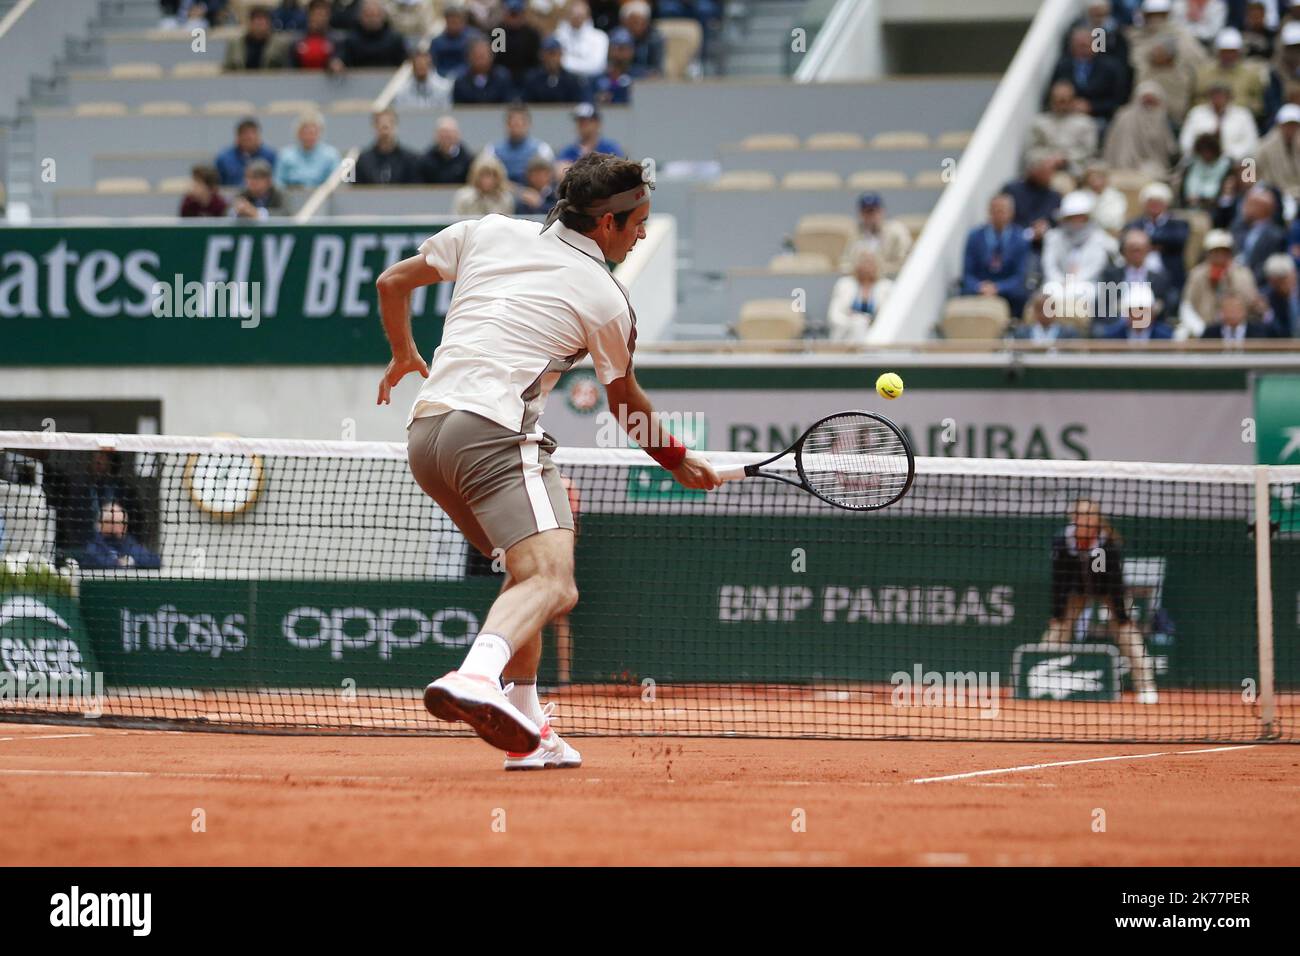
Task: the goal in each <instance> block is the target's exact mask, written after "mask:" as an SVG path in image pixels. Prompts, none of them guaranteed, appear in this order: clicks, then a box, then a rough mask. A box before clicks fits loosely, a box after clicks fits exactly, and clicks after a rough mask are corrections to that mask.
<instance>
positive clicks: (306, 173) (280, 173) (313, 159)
mask: <svg viewBox="0 0 1300 956" xmlns="http://www.w3.org/2000/svg"><path fill="white" fill-rule="evenodd" d="M324 132H325V117H323V116H321V114H320V113H318V112H317V111H316V110H308V111H307V112H305V113H303V114H302V115H301V116H299V117H298V125H297V127H296V130H295V135H296V136H297V139H298V142H296V143H294V144H293V145H291V146H286V147H285V148H284V149H282V150H280V155H279V156H278V157H276V160H275V184H276V185H277V186H279V187H280V188H282V189H283V188H285V187H289V188H305V189H315V188H316V187H317V186H319V185H320V184H321V183H323V182H325V180H327V179H329V178H330V175H331V174H332V173H333V172H334V170H335V169H337V168H338V165H339V163H340V162H341V161H342V157H341V156H340V155H339V151H338V150H337V149H335V148H334V147H333V146H331V145H330V144H329V143H322V142H321V134H322V133H324Z"/></svg>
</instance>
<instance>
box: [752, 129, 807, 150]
mask: <svg viewBox="0 0 1300 956" xmlns="http://www.w3.org/2000/svg"><path fill="white" fill-rule="evenodd" d="M800 145H802V144H801V143H800V142H799V137H798V136H796V135H794V133H755V134H753V135H752V136H746V137H745V138H744V139H742V140H741V141H740V148H741V149H798V148H799V147H800Z"/></svg>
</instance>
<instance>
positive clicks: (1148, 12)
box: [1128, 0, 1210, 68]
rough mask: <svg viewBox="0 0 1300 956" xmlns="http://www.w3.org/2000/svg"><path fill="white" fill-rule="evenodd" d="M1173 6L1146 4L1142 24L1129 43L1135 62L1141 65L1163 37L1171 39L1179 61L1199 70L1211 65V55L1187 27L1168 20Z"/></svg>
mask: <svg viewBox="0 0 1300 956" xmlns="http://www.w3.org/2000/svg"><path fill="white" fill-rule="evenodd" d="M1172 7H1173V5H1172V4H1171V3H1170V0H1143V3H1142V23H1141V24H1140V25H1138V26H1134V27H1132V28H1131V29H1130V30H1129V36H1128V42H1129V47H1130V48H1131V49H1132V51H1133V53H1132V56H1133V61H1134V62H1135V63H1136V62H1140V61H1141V60H1142V59H1143V58H1144V57H1145V53H1146V48H1147V45H1148V44H1150V43H1153V42H1155V41H1156V40H1159V39H1162V38H1164V37H1170V38H1172V39H1173V41H1174V42H1175V43H1176V44H1177V45H1178V58H1179V59H1180V60H1182V61H1183V62H1185V63H1189V64H1191V65H1192V66H1193V67H1195V68H1199V67H1200V66H1201V64H1203V63H1207V62H1209V59H1210V54H1209V53H1208V52H1207V51H1206V49H1205V47H1204V46H1203V45H1202V44H1201V42H1200V41H1199V40H1197V39H1196V37H1194V36H1192V34H1191V33H1190V32H1189V31H1188V29H1187V27H1186V26H1185V25H1184V24H1183V23H1182V22H1181V21H1178V20H1174V19H1172V18H1171V17H1170V16H1169V12H1170V10H1171V9H1172Z"/></svg>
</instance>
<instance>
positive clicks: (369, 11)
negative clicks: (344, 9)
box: [338, 0, 406, 70]
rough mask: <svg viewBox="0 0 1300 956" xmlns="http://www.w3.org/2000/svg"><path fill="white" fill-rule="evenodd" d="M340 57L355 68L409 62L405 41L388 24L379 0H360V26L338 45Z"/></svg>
mask: <svg viewBox="0 0 1300 956" xmlns="http://www.w3.org/2000/svg"><path fill="white" fill-rule="evenodd" d="M338 59H339V60H340V61H342V63H343V65H344V66H346V67H348V68H349V69H353V70H359V69H366V68H370V67H398V66H401V65H402V64H403V63H405V62H406V43H405V42H404V41H403V40H402V35H401V34H400V33H398V32H397V31H396V30H394V29H393V28H392V27H390V26H389V25H388V14H387V13H385V12H384V5H383V4H382V3H380V0H361V10H360V12H359V13H358V14H357V25H356V27H355V28H353V29H352V30H350V31H349V32H348V34H347V36H345V37H344V38H343V42H342V43H340V44H339V52H338Z"/></svg>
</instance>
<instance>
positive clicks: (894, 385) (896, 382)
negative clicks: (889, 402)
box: [876, 372, 903, 399]
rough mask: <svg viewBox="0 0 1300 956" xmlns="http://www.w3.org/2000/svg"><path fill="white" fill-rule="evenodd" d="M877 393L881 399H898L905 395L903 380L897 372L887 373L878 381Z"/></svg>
mask: <svg viewBox="0 0 1300 956" xmlns="http://www.w3.org/2000/svg"><path fill="white" fill-rule="evenodd" d="M876 391H877V392H879V393H880V397H881V398H891V399H892V398H898V396H899V395H902V394H903V380H902V379H901V378H899V377H898V375H897V373H895V372H886V373H885V374H883V375H881V376H880V378H878V379H876Z"/></svg>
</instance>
